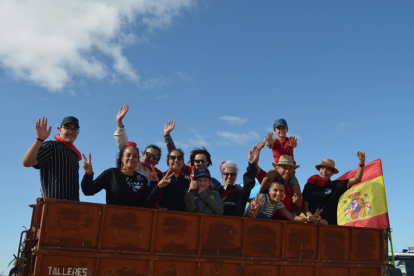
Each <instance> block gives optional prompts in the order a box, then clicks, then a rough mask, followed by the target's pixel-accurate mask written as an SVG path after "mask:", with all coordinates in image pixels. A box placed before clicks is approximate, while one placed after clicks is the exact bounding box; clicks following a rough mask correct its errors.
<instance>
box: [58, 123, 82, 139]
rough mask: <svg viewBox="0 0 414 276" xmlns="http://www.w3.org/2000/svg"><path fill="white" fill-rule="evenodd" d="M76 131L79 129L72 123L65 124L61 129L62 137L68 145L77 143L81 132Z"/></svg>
mask: <svg viewBox="0 0 414 276" xmlns="http://www.w3.org/2000/svg"><path fill="white" fill-rule="evenodd" d="M65 128H66V129H65ZM69 128H70V129H69ZM67 129H69V130H67ZM75 129H78V127H77V125H75V124H72V123H68V124H65V125H64V126H62V127H60V128H59V134H60V137H62V139H63V141H65V142H66V143H69V144H73V142H75V140H76V138H77V137H78V134H79V132H78V131H75Z"/></svg>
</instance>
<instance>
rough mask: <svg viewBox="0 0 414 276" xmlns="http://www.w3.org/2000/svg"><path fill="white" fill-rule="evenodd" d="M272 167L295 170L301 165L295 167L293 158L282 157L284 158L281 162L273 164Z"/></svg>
mask: <svg viewBox="0 0 414 276" xmlns="http://www.w3.org/2000/svg"><path fill="white" fill-rule="evenodd" d="M272 165H273V166H275V167H276V166H277V165H284V166H291V167H293V168H295V169H297V168H299V167H300V165H295V163H294V162H293V158H292V157H290V156H289V155H282V156H280V158H279V162H277V163H275V162H272Z"/></svg>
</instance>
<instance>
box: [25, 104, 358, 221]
mask: <svg viewBox="0 0 414 276" xmlns="http://www.w3.org/2000/svg"><path fill="white" fill-rule="evenodd" d="M128 109H129V106H128V105H125V106H123V107H121V108H120V110H119V112H118V114H117V116H116V122H117V130H116V131H115V133H114V137H115V141H116V143H117V144H118V147H119V155H118V158H117V160H116V167H115V168H110V169H107V170H105V171H104V172H102V173H101V174H100V175H99V176H98V177H96V178H95V179H94V171H93V167H92V156H91V154H89V156H88V158H87V157H86V156H85V155H83V159H84V161H83V163H82V166H83V169H84V171H85V174H84V176H83V179H82V181H81V189H82V192H83V193H84V194H85V195H86V196H92V195H94V194H96V193H98V192H100V191H101V190H105V191H106V203H107V204H113V205H123V206H133V207H145V208H157V209H162V210H172V211H183V212H185V211H186V212H197V213H205V214H216V215H227V216H240V217H241V216H245V217H250V218H264V219H270V218H272V219H281V220H289V221H294V222H299V223H305V222H308V223H320V224H322V225H327V224H333V225H336V224H337V220H336V210H337V204H338V201H339V198H340V196H341V195H342V194H343V193H344V192H345V191H346V189H348V188H350V187H351V186H352V185H355V184H357V183H359V182H360V181H361V179H362V175H363V171H364V165H365V154H364V153H361V152H358V153H357V157H358V159H359V160H360V163H359V167H358V170H357V173H356V176H355V177H354V178H352V179H348V180H340V181H331V180H330V178H331V176H332V175H333V174H336V173H338V170H337V169H336V168H335V162H334V161H333V160H330V159H324V160H323V161H322V162H321V164H318V165H316V169H317V170H318V171H319V175H314V176H312V177H311V178H309V179H308V181H307V183H306V185H305V187H304V190H303V193H302V192H301V189H300V185H299V182H298V180H297V178H296V176H295V170H296V169H297V168H299V165H296V162H295V160H294V156H293V149H294V148H295V147H296V146H297V139H296V138H295V137H294V136H293V137H289V138H288V137H287V132H288V126H287V122H286V120H284V119H279V120H276V121H275V123H274V125H273V129H274V132H275V133H276V134H277V138H275V139H274V138H273V133H272V132H269V133H268V134H267V136H266V139H265V140H264V141H260V142H259V143H258V144H257V145H256V146H254V147H253V148H252V149H251V150H249V153H248V166H247V169H246V172H245V173H244V174H243V183H244V185H243V187H241V186H240V185H237V184H235V182H236V179H237V176H238V173H239V169H238V166H237V165H236V164H235V163H234V162H232V161H230V160H228V161H225V162H223V163H222V164H221V165H220V172H221V176H222V180H223V185H222V184H221V183H220V181H218V180H217V179H215V178H213V177H211V174H210V171H209V169H208V167H210V166H211V165H212V161H211V155H210V153H209V152H208V151H207V150H206V149H205V148H195V149H193V150H192V151H191V152H190V160H189V162H188V163H187V164H186V163H185V162H184V152H183V150H181V149H179V148H176V147H175V144H174V141H173V139H172V137H171V132H172V131H173V130H174V128H175V122H174V121H168V122H167V123H166V124H165V127H164V140H165V143H166V146H167V150H168V153H167V165H168V167H169V169H168V170H167V171H166V172H161V171H160V170H159V169H157V168H156V165H157V164H158V162H159V161H160V160H161V149H160V148H159V147H158V146H156V145H154V144H152V145H149V146H147V147H146V148H145V150H144V151H142V161H140V152H139V149H138V147H137V144H136V143H134V142H131V141H129V140H128V137H127V134H126V130H125V127H124V125H123V119H124V117H125V115H126V114H127V112H128ZM79 128H80V127H79V121H78V119H77V118H75V117H72V116H69V117H65V118H64V119H63V121H62V123H61V125H60V127H58V130H59V134H58V135H56V136H55V137H54V138H55V141H45V140H46V139H47V138H48V137H49V136H50V133H51V127H49V128H48V127H47V119H46V118H42V119H39V120H38V121H37V122H36V125H35V129H36V139H35V141H34V143H33V144H32V145H31V147H30V148H29V149H28V150H27V152H26V154H25V155H24V157H23V161H22V162H23V165H24V166H26V167H34V168H36V169H39V170H40V179H41V185H42V190H43V193H44V195H45V196H46V197H51V198H57V199H66V200H75V201H79V161H81V160H82V156H81V154H80V152H79V151H78V150H77V149H76V147H75V146H74V144H73V143H74V141H75V140H76V138H77V136H78V134H79ZM266 143H267V146H268V147H269V148H270V149H271V150H272V152H273V157H274V162H273V163H272V165H273V166H272V168H271V169H270V170H268V171H267V172H266V171H264V170H262V169H261V168H260V167H259V165H258V162H259V155H260V152H261V150H262V149H263V148H264V147H265V146H266ZM255 178H257V179H258V181H259V182H260V183H261V187H260V193H258V194H257V195H251V194H250V193H251V190H252V189H253V187H254V186H255ZM251 196H253V197H254V196H255V197H254V199H253V200H251V202H250V204H249V205H248V206H247V208H246V205H247V203H248V201H249V198H250V197H251ZM302 212H303V213H304V214H305V216H300V214H301V213H302Z"/></svg>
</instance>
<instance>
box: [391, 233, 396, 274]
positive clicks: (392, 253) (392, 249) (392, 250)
mask: <svg viewBox="0 0 414 276" xmlns="http://www.w3.org/2000/svg"><path fill="white" fill-rule="evenodd" d="M390 244H391V256H392V264H393V265H394V266H395V259H394V247H393V246H392V238H391V228H390Z"/></svg>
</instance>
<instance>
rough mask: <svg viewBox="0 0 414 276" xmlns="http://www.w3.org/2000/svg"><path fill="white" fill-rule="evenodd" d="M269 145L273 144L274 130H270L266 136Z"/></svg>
mask: <svg viewBox="0 0 414 276" xmlns="http://www.w3.org/2000/svg"><path fill="white" fill-rule="evenodd" d="M266 140H267V145H273V143H274V141H273V132H268V133H267V136H266Z"/></svg>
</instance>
